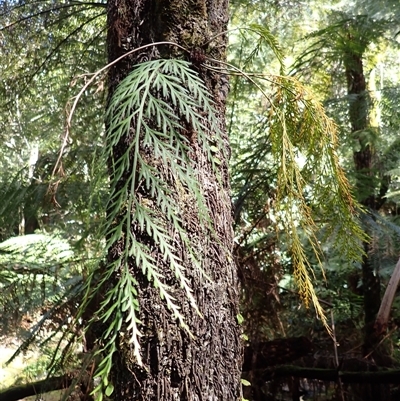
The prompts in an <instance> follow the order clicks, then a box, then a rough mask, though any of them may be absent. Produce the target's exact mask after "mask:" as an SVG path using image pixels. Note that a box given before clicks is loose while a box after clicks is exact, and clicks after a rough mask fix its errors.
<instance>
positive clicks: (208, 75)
mask: <svg viewBox="0 0 400 401" xmlns="http://www.w3.org/2000/svg"><path fill="white" fill-rule="evenodd" d="M227 22H228V2H227V0H110V1H109V2H108V39H107V43H108V56H109V61H110V62H111V61H113V60H115V59H116V58H118V57H120V56H121V55H123V54H125V53H127V52H128V51H130V50H132V49H134V48H138V47H140V46H144V45H147V44H149V43H154V42H160V41H169V42H174V43H177V44H179V45H181V46H183V47H185V48H186V49H187V50H188V52H185V51H182V50H180V49H178V48H177V47H175V46H172V45H157V46H152V47H147V48H145V49H143V50H142V51H139V52H137V53H134V54H133V55H131V56H128V57H126V58H124V59H123V60H121V61H120V62H118V63H117V64H116V65H114V66H113V67H112V68H111V69H110V72H109V95H110V96H111V95H112V93H113V92H114V90H115V88H116V86H117V85H118V83H119V82H121V80H122V79H123V78H125V77H126V76H127V74H129V72H130V71H131V70H132V67H133V66H134V65H135V64H138V63H141V62H144V61H147V60H153V59H158V58H180V59H186V60H188V61H191V62H192V63H193V69H195V70H196V71H197V72H198V73H199V75H200V76H201V78H202V79H203V80H204V82H205V84H206V86H207V88H208V89H209V92H210V94H211V96H212V99H213V101H214V102H215V107H216V111H217V115H218V118H219V120H220V127H221V131H222V136H223V138H221V139H222V143H223V144H224V147H225V149H224V151H225V154H229V144H228V139H227V136H226V130H225V123H224V116H225V100H226V95H227V92H228V89H229V86H228V80H227V77H226V76H225V75H223V74H221V73H219V72H215V71H211V70H209V69H207V68H205V67H204V66H202V65H201V63H202V62H203V61H205V60H206V58H208V59H214V60H224V59H225V51H226V45H227V36H226V34H225V33H224V32H225V31H226V29H227ZM132 128H134V127H132ZM132 132H134V129H132ZM132 135H134V134H133V133H132ZM183 135H187V136H188V139H189V141H190V144H191V148H190V155H189V156H190V159H191V163H192V166H193V167H194V169H195V171H196V172H197V173H198V180H199V182H200V185H201V190H202V192H203V194H204V198H205V200H206V202H207V206H208V208H209V210H210V212H211V220H212V223H213V230H210V229H209V228H207V227H204V225H203V226H202V225H201V224H200V223H199V220H198V218H197V210H196V206H195V202H194V201H193V199H190V197H187V199H186V200H182V197H181V196H180V191H181V189H179V188H176V183H175V181H174V180H173V178H171V177H172V176H173V171H170V170H169V169H168V166H165V165H161V164H160V161H157V160H154V161H153V162H154V164H153V165H154V167H155V168H157V170H158V171H159V174H160V177H162V178H163V180H164V182H167V183H168V184H169V186H170V188H171V190H172V194H173V195H172V196H174V198H175V199H176V201H177V202H180V209H181V210H183V211H182V216H181V217H182V221H183V222H184V224H185V230H186V231H187V233H188V237H189V238H190V239H191V241H192V244H193V247H194V248H195V251H196V253H197V254H198V255H199V256H200V259H201V261H202V268H203V270H204V272H205V274H206V275H208V276H209V277H210V278H211V280H207V279H206V278H204V275H202V274H201V273H200V272H199V270H198V269H197V268H196V267H195V266H194V265H193V262H192V261H191V259H190V258H189V257H188V255H187V254H186V251H185V245H184V244H182V241H181V240H180V239H179V238H178V239H177V238H173V235H171V241H172V242H173V243H174V247H175V249H176V255H177V256H178V257H179V258H180V260H181V264H182V265H183V266H184V267H185V274H186V276H187V278H188V279H189V281H190V284H191V288H192V289H193V295H194V298H195V300H196V302H197V306H198V308H199V310H200V312H201V314H202V316H199V315H198V314H197V313H196V312H195V310H194V309H193V308H192V306H191V305H190V304H189V302H188V300H187V297H186V295H185V293H184V291H183V290H182V289H181V288H180V286H179V283H178V282H177V280H176V278H175V276H174V274H173V272H171V270H170V269H169V267H168V266H166V263H165V262H164V261H163V259H162V256H161V253H160V251H159V250H158V255H157V244H154V243H153V244H151V246H152V249H155V251H154V252H155V253H153V254H152V256H153V257H155V258H156V259H157V261H158V264H159V267H160V269H162V272H163V275H164V281H165V282H166V283H167V284H168V285H169V286H170V288H171V291H172V293H173V296H174V298H175V300H176V303H177V304H178V305H179V306H180V308H181V309H180V311H181V313H182V314H183V315H184V317H185V319H186V322H187V324H188V326H189V329H190V331H191V333H192V335H193V336H192V337H191V336H189V335H188V333H187V332H186V331H185V330H184V329H182V328H181V327H180V326H179V324H178V322H177V320H176V319H174V317H173V316H172V314H171V312H170V311H169V310H168V308H167V307H166V305H165V302H164V301H163V300H162V299H160V296H159V292H158V290H157V289H155V288H154V287H153V285H152V283H150V282H149V281H148V279H147V277H146V276H145V275H144V274H143V272H142V270H141V268H140V266H137V265H136V264H135V260H134V258H132V260H130V271H131V274H133V275H134V276H135V278H136V280H137V281H138V283H139V289H138V291H139V294H138V298H139V304H140V312H139V314H140V316H139V318H140V321H141V324H140V330H141V333H142V337H141V340H140V342H141V356H142V360H143V365H142V366H139V365H138V364H137V363H136V360H135V359H134V358H133V355H132V350H131V349H130V346H129V344H126V342H125V340H124V339H123V338H122V337H121V339H120V341H119V343H118V344H117V348H118V352H117V353H115V354H114V355H115V357H114V361H113V362H114V365H113V370H112V380H113V384H114V386H115V390H114V393H113V395H112V398H113V400H114V401H129V400H132V401H133V400H135V401H138V400H143V401H145V400H146V401H150V400H154V401H155V400H158V401H169V400H171V401H172V400H182V401H185V400H188V401H189V400H190V401H192V400H193V401H197V400H207V401H224V400H226V401H228V400H229V401H233V400H239V399H240V395H241V390H240V373H241V366H242V345H241V340H240V328H239V326H238V323H237V314H238V299H239V290H238V279H237V271H236V266H235V264H234V261H233V257H232V248H233V230H232V211H231V202H230V196H229V177H228V164H227V162H228V161H227V160H222V163H221V164H220V165H219V168H220V171H219V173H220V178H219V180H218V179H217V178H216V173H215V171H213V169H212V167H211V164H210V162H209V160H208V159H207V156H206V155H205V154H204V152H203V150H202V148H201V146H200V145H199V143H198V142H197V138H196V133H195V132H190V127H189V128H188V129H187V130H186V132H183ZM131 140H132V138H129V137H126V138H123V140H122V141H121V143H118V144H117V145H116V146H115V147H114V158H118V157H119V156H120V155H121V154H122V153H123V152H124V151H125V149H126V147H127V144H128V143H130V141H131ZM141 152H143V157H145V158H146V160H148V161H149V160H150V162H151V149H150V150H149V149H147V148H146V149H145V148H144V147H143V148H142V149H141ZM110 170H112V169H110ZM127 175H128V172H127ZM127 175H126V176H127ZM126 176H124V175H123V176H122V177H121V178H120V180H121V182H122V181H123V180H124V178H125V177H126ZM110 179H113V173H112V171H111V172H110ZM135 191H136V192H137V193H138V194H140V196H141V198H142V199H144V198H145V199H147V202H154V199H153V198H152V196H151V194H150V193H149V191H148V190H146V188H144V187H143V186H140V183H138V185H137V188H136V189H135ZM154 204H155V202H154ZM166 225H168V222H166ZM130 230H131V231H132V232H133V234H134V237H135V238H136V239H137V240H138V241H143V242H144V243H147V244H148V243H149V242H151V241H152V240H151V238H149V236H148V235H147V234H146V233H145V232H143V231H141V230H140V227H138V225H136V224H135V223H133V224H132V227H130ZM171 230H172V228H171ZM212 231H214V232H212ZM171 232H172V231H171ZM120 247H121V244H118V243H116V244H114V246H113V247H112V248H111V249H110V250H109V255H108V260H109V262H110V263H111V262H112V261H113V260H115V258H116V257H117V256H116V255H118V254H120V251H121V249H120ZM113 280H118V273H116V275H115V277H114V278H113ZM110 285H112V280H111V283H110Z"/></svg>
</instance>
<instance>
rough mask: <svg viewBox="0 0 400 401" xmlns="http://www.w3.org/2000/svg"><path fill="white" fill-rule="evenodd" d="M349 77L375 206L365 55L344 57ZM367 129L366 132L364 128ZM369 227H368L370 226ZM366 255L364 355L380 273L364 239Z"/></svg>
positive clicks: (360, 161)
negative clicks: (368, 129)
mask: <svg viewBox="0 0 400 401" xmlns="http://www.w3.org/2000/svg"><path fill="white" fill-rule="evenodd" d="M345 67H346V77H347V84H348V95H349V117H350V123H351V130H352V133H353V135H354V137H355V139H357V140H358V145H359V147H360V149H359V150H358V151H355V152H354V164H355V169H356V178H357V193H358V197H359V201H360V202H361V204H362V205H363V206H365V207H366V208H367V210H368V209H369V210H376V208H377V199H376V196H375V187H374V177H373V175H374V173H373V147H372V145H371V143H370V142H369V141H367V140H366V138H365V130H366V129H367V128H368V100H367V92H366V83H365V76H364V71H363V62H362V55H358V54H356V53H349V54H347V55H346V57H345ZM363 131H364V132H363ZM367 231H368V230H367ZM364 251H365V255H364V257H363V260H362V282H363V295H364V316H365V317H364V322H365V332H364V355H368V354H369V353H370V352H371V351H372V350H373V349H374V347H375V346H376V345H377V343H378V341H379V339H377V338H376V336H375V332H374V322H375V318H376V315H377V313H378V310H379V305H380V279H379V274H378V273H377V271H376V268H375V266H374V264H373V262H372V260H371V244H370V243H369V242H365V243H364Z"/></svg>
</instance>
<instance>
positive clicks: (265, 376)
mask: <svg viewBox="0 0 400 401" xmlns="http://www.w3.org/2000/svg"><path fill="white" fill-rule="evenodd" d="M257 376H258V377H259V378H261V379H262V380H264V381H270V380H273V379H277V378H282V377H289V376H291V377H302V378H305V379H315V380H322V381H332V382H336V381H337V380H338V379H339V378H340V380H341V382H342V383H369V384H383V383H386V384H389V383H395V384H398V383H399V382H400V369H387V370H379V369H378V370H375V371H357V372H348V371H340V370H337V369H318V368H306V367H301V366H291V365H287V366H277V367H275V368H274V369H265V370H263V371H262V372H261V371H260V375H257Z"/></svg>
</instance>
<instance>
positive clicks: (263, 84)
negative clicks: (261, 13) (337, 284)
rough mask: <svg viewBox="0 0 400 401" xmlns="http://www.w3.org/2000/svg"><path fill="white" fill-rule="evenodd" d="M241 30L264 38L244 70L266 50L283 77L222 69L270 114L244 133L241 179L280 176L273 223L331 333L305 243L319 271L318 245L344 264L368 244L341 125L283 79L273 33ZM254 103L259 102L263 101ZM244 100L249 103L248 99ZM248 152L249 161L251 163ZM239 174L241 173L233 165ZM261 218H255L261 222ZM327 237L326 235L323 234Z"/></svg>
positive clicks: (257, 117) (260, 115)
mask: <svg viewBox="0 0 400 401" xmlns="http://www.w3.org/2000/svg"><path fill="white" fill-rule="evenodd" d="M243 31H249V32H250V33H251V34H252V35H254V34H255V35H256V36H257V37H258V39H257V42H256V45H255V47H254V49H253V51H251V52H250V53H249V54H248V55H247V57H244V60H243V66H244V68H246V69H250V68H251V67H253V65H254V63H255V62H256V61H258V64H262V62H260V60H257V58H260V56H262V52H263V50H265V48H268V49H272V50H273V52H274V54H275V55H276V57H277V59H278V62H279V65H280V68H279V70H280V74H281V75H279V76H274V75H271V74H266V73H246V72H244V71H243V70H242V69H241V68H238V67H236V66H234V65H232V64H226V63H223V64H224V67H223V69H224V70H228V71H230V72H231V73H232V74H235V75H237V76H239V77H241V78H245V79H246V80H247V81H248V82H250V83H251V84H252V85H253V86H254V87H255V89H256V90H257V91H258V92H260V93H261V95H262V97H264V110H262V111H260V107H259V105H258V104H257V106H255V108H256V112H255V113H254V115H253V116H252V121H250V123H249V124H248V125H247V127H246V130H248V132H249V133H250V134H249V133H247V138H246V137H245V138H244V139H243V136H242V135H243V134H242V133H240V135H241V136H240V138H241V141H240V143H239V144H238V146H239V148H240V151H239V152H238V153H239V155H240V157H241V160H239V161H238V165H239V166H240V167H236V168H237V173H236V174H237V176H238V177H239V179H243V177H246V175H247V176H248V177H259V178H258V179H259V180H260V181H261V182H263V181H264V182H266V183H267V184H266V187H268V186H269V185H270V184H268V183H269V182H270V180H269V179H268V174H270V171H271V170H273V171H274V173H275V176H276V184H272V185H276V191H275V199H274V209H275V211H274V218H275V219H276V221H277V224H276V226H277V231H283V232H284V233H285V237H286V241H285V244H286V246H287V251H288V254H289V255H290V257H291V260H292V263H293V266H294V272H293V274H294V277H295V280H296V282H297V285H298V288H299V294H300V297H301V298H302V300H303V301H304V303H305V304H306V305H309V304H310V303H313V304H314V306H315V309H316V312H317V315H318V316H319V317H320V318H321V319H322V321H323V323H324V325H325V327H326V328H327V329H328V331H330V328H329V326H328V323H327V320H326V317H325V315H324V311H323V309H322V307H321V305H320V303H319V301H318V297H317V294H316V292H315V289H314V287H313V283H312V269H311V267H312V266H311V263H310V262H309V258H308V256H307V254H306V250H305V243H308V245H309V246H310V247H311V249H312V251H313V254H314V257H315V258H316V259H317V260H318V262H319V263H320V265H321V266H322V262H321V259H322V257H323V252H322V248H321V245H320V244H321V242H320V241H324V240H327V239H328V238H333V239H334V245H335V246H336V248H338V249H339V250H340V252H341V253H342V255H343V256H344V257H345V258H346V259H348V260H360V259H361V257H362V254H363V250H362V248H361V243H362V241H363V240H365V239H366V236H365V234H364V233H363V231H362V229H361V228H360V224H359V221H358V213H359V211H360V210H361V208H360V205H359V204H357V202H356V201H355V200H354V199H353V196H352V193H351V189H350V185H349V183H348V181H347V179H346V177H345V175H344V172H343V170H342V169H341V167H340V163H339V160H338V156H337V148H338V137H337V127H336V125H335V123H334V122H333V121H332V120H331V119H330V118H328V117H327V115H326V113H325V111H324V109H323V107H322V105H321V104H320V103H319V102H318V101H317V100H316V99H315V95H313V93H312V92H311V91H310V90H309V89H308V88H307V87H305V86H304V85H302V84H301V82H299V80H297V79H296V78H294V77H291V76H286V75H285V73H284V70H285V66H284V59H285V57H284V54H283V53H282V52H281V49H280V47H279V45H278V44H277V43H276V41H274V38H273V37H272V36H271V33H270V32H269V31H268V28H265V27H260V26H257V25H253V26H252V27H251V28H250V29H247V30H244V29H243ZM219 64H222V63H219ZM248 98H251V97H250V96H248ZM256 99H257V101H258V102H259V97H257V98H256ZM245 101H246V102H247V105H248V103H249V101H248V99H246V100H245ZM239 107H240V106H239ZM233 143H234V139H233ZM233 148H234V146H233ZM243 154H244V155H246V156H247V157H245V158H244V159H245V160H243ZM263 168H264V169H265V170H264V171H263ZM233 170H234V174H233V175H235V166H234V168H233ZM263 175H264V178H262V177H263ZM260 177H261V178H260ZM246 179H247V178H246ZM245 182H246V181H245ZM247 184H248V183H247ZM247 184H246V185H247ZM245 191H246V189H245ZM245 191H244V192H245ZM254 192H255V191H254ZM249 196H254V194H251V193H250V195H249ZM270 201H271V199H268V188H266V191H265V199H264V204H265V205H268V202H270ZM250 213H254V211H252V212H250ZM262 213H263V211H260V212H258V214H257V212H256V216H258V217H257V218H259V216H260V215H261V214H262ZM322 231H323V234H324V235H321V234H322Z"/></svg>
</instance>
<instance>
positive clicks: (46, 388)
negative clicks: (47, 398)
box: [0, 374, 73, 401]
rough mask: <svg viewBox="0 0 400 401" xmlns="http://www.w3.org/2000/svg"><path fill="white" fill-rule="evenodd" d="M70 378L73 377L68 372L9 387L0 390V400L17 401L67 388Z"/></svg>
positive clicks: (70, 381)
mask: <svg viewBox="0 0 400 401" xmlns="http://www.w3.org/2000/svg"><path fill="white" fill-rule="evenodd" d="M72 380H73V377H72V376H71V375H70V374H65V375H63V376H57V377H51V378H49V379H44V380H39V381H37V382H33V383H28V384H24V385H21V386H13V387H9V388H7V389H5V390H3V391H0V401H17V400H20V399H22V398H25V397H30V396H33V395H37V394H43V393H48V392H50V391H55V390H62V389H65V388H68V387H69V386H70V385H71V384H72Z"/></svg>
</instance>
